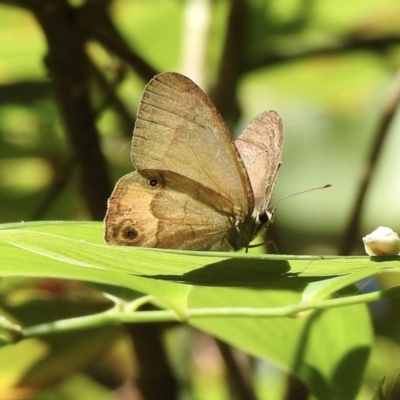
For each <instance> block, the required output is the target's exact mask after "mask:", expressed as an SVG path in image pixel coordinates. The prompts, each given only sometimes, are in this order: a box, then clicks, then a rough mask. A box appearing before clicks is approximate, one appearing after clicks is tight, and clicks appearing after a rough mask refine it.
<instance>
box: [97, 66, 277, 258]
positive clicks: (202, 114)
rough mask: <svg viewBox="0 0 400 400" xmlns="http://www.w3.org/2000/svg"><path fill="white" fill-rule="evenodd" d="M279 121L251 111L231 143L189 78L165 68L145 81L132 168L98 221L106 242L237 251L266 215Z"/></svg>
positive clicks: (269, 114)
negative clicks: (104, 213) (249, 118)
mask: <svg viewBox="0 0 400 400" xmlns="http://www.w3.org/2000/svg"><path fill="white" fill-rule="evenodd" d="M282 148H283V132H282V121H281V118H280V116H279V115H278V114H277V113H276V112H275V111H265V112H263V113H261V114H260V115H259V116H257V117H256V118H255V119H254V120H253V121H252V122H251V123H250V124H249V125H248V126H247V127H246V129H245V130H244V131H243V133H242V134H241V135H240V136H239V138H238V139H237V140H236V141H235V142H234V141H233V140H232V138H231V135H230V133H229V130H228V128H227V127H226V125H225V123H224V121H223V119H222V117H221V115H220V114H219V112H218V111H217V109H216V108H215V106H214V105H213V103H212V102H211V100H210V99H209V98H208V97H207V96H206V95H205V94H204V92H203V91H202V90H201V89H200V88H199V87H198V86H197V85H196V84H195V83H193V82H192V81H191V80H190V79H189V78H187V77H185V76H183V75H180V74H177V73H173V72H166V73H163V74H160V75H157V76H155V77H154V78H153V79H152V80H151V81H150V82H149V84H148V85H147V86H146V88H145V90H144V93H143V97H142V100H141V103H140V107H139V111H138V116H137V121H136V126H135V130H134V134H133V140H132V153H131V157H132V162H133V164H134V166H135V167H136V171H135V172H131V173H130V174H128V175H125V176H124V177H122V178H121V179H120V180H119V181H118V183H117V185H116V186H115V189H114V192H113V193H112V195H111V198H110V199H109V201H108V210H107V214H106V217H105V220H104V223H105V240H106V242H107V243H109V244H117V245H126V246H143V247H158V248H164V249H184V250H214V251H228V250H239V249H240V248H242V247H247V246H248V245H249V243H250V241H251V240H252V239H253V238H254V237H255V236H256V235H257V233H258V232H259V230H260V228H261V226H262V225H265V224H268V223H270V222H271V217H272V216H271V213H270V212H269V211H268V209H267V208H268V204H269V201H270V198H271V195H272V191H273V189H274V185H275V181H276V178H277V175H278V170H279V167H280V165H281V156H282Z"/></svg>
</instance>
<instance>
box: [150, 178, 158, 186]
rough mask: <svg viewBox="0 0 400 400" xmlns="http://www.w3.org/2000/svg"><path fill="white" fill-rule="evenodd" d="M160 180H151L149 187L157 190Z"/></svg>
mask: <svg viewBox="0 0 400 400" xmlns="http://www.w3.org/2000/svg"><path fill="white" fill-rule="evenodd" d="M158 183H159V182H158V179H156V178H151V179H150V180H149V186H151V187H153V188H155V187H157V186H158Z"/></svg>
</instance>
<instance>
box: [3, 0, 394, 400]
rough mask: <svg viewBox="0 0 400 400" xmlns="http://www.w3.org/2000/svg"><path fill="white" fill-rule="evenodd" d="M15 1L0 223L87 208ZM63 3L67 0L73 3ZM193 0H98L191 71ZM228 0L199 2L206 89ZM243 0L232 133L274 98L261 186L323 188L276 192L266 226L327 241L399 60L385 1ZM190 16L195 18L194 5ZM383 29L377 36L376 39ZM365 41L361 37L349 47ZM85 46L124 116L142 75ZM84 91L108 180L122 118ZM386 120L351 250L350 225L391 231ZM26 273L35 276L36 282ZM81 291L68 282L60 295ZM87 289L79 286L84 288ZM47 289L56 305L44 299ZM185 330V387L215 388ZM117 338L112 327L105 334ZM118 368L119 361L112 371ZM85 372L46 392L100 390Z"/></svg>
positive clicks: (378, 363) (341, 220)
mask: <svg viewBox="0 0 400 400" xmlns="http://www.w3.org/2000/svg"><path fill="white" fill-rule="evenodd" d="M18 3H23V1H22V0H21V1H18V0H15V1H13V0H5V1H0V26H1V29H0V60H1V62H0V222H14V221H28V220H87V219H90V218H91V214H90V212H89V210H88V207H87V202H86V199H85V198H84V196H83V194H82V191H81V188H80V186H79V178H80V176H79V173H78V171H77V169H76V165H75V161H76V159H75V154H74V149H73V148H72V147H71V144H70V142H69V141H68V138H67V136H66V134H65V131H64V128H63V125H62V123H61V121H60V114H59V111H58V109H57V105H56V103H55V99H54V96H53V88H52V87H51V84H50V82H49V79H48V72H47V70H46V66H45V62H44V57H45V55H46V51H47V50H46V49H47V45H46V41H45V37H44V34H43V32H42V30H41V28H40V25H39V24H38V22H37V20H36V19H35V18H34V17H33V15H32V14H31V13H30V12H28V11H26V10H24V9H23V8H19V7H15V6H14V5H18ZM69 3H70V4H72V5H73V6H74V7H80V6H81V5H84V4H85V3H86V2H85V1H83V0H82V1H72V0H71V1H70V2H69ZM88 3H89V1H88ZM193 3H194V1H192V2H190V1H178V0H176V1H171V0H152V1H146V0H133V1H132V0H115V1H113V2H112V3H111V9H110V12H111V16H112V19H113V21H114V23H115V26H116V27H117V28H118V29H119V30H120V31H121V32H122V35H123V36H124V37H125V39H126V40H127V42H128V43H129V44H130V45H131V46H132V47H134V49H135V51H136V52H137V53H138V54H140V56H141V57H142V58H143V59H144V60H146V61H147V62H148V63H149V64H150V65H151V66H153V68H154V69H155V70H157V71H159V72H162V71H166V70H176V71H180V72H183V73H185V74H186V75H188V76H192V77H193V78H194V79H195V77H196V76H197V75H196V72H195V71H193V75H192V71H191V70H188V69H187V68H186V67H185V69H184V68H183V66H184V65H187V64H186V63H185V62H184V60H186V59H187V57H188V55H187V54H185V52H184V49H185V47H184V43H185V40H186V39H187V36H188V35H189V33H188V31H187V29H188V28H187V25H186V18H188V11H189V8H190V7H191V6H193ZM204 3H207V2H204ZM211 3H212V4H211ZM231 3H232V4H233V3H235V2H234V1H232V2H230V1H228V0H215V1H214V2H210V9H209V10H210V15H209V17H210V21H209V26H208V28H207V34H206V40H207V45H206V50H205V53H204V55H203V58H204V65H201V68H202V73H203V77H201V76H200V78H204V79H203V82H204V85H203V86H204V88H205V89H208V90H209V91H210V92H212V89H213V88H214V87H218V79H219V77H220V63H221V60H222V59H223V54H222V52H223V48H224V43H225V40H226V36H227V35H228V32H227V28H226V27H227V21H228V16H229V10H230V6H231ZM246 4H247V14H246V25H245V30H244V33H243V37H242V40H243V43H244V51H242V52H241V53H240V57H241V58H240V60H234V62H233V63H235V62H238V64H239V65H240V69H241V74H240V77H239V78H240V79H239V81H238V87H237V99H235V100H237V103H238V109H239V114H238V115H239V120H238V121H237V124H236V125H235V126H234V128H233V131H234V134H238V132H240V131H241V129H242V128H243V127H244V126H245V125H246V123H247V122H248V121H249V120H250V119H251V118H253V117H254V116H255V115H257V113H259V112H261V111H263V110H266V109H275V110H277V111H278V112H279V113H280V114H281V116H282V117H283V121H284V127H285V140H286V142H285V150H284V160H283V167H282V169H281V172H280V176H279V179H278V183H277V188H276V191H275V196H274V198H275V199H279V198H280V197H282V196H285V195H288V194H291V193H295V192H298V191H301V190H304V189H308V188H310V187H315V186H319V185H321V184H325V183H331V184H333V187H332V188H331V189H327V190H323V191H319V192H314V193H310V194H304V195H301V196H298V197H295V198H291V199H287V200H285V201H283V202H281V203H279V206H278V210H277V218H276V226H275V227H274V233H275V238H276V239H277V242H278V245H279V250H280V251H281V252H283V253H287V254H290V253H292V254H335V253H337V251H338V245H339V243H340V241H341V240H342V237H343V232H344V230H345V228H346V226H347V225H348V223H349V218H350V216H351V213H352V207H353V203H354V198H355V195H356V193H357V190H358V187H359V185H360V180H361V179H362V177H363V174H364V164H365V162H366V158H367V156H368V154H369V153H370V151H371V146H372V145H373V143H374V139H375V136H376V134H377V127H378V124H379V121H380V119H381V118H382V115H383V114H384V113H385V111H386V110H385V104H386V101H387V98H388V96H389V94H388V93H389V91H390V90H391V88H392V87H393V86H394V79H395V78H394V76H395V74H396V73H397V71H398V69H399V66H400V23H399V22H400V8H399V7H398V1H396V0H383V1H378V0H365V1H363V2H350V1H345V0H337V1H335V2H326V1H324V2H323V1H312V0H303V1H299V0H269V1H264V0H247V1H246ZM198 19H199V20H201V21H202V19H201V18H200V15H199V18H198ZM385 38H388V39H387V43H386V44H382V43H385ZM393 38H394V39H393ZM396 38H397V39H396ZM389 39H390V40H389ZM368 40H371V45H370V46H369V47H368V46H367V45H365V46H358V47H357V46H356V45H353V47H352V46H351V44H352V43H353V44H354V43H365V42H368ZM373 40H381V41H382V42H381V45H380V46H378V45H373V44H372V43H373ZM240 45H242V44H239V43H238V47H239V46H240ZM86 48H87V52H88V54H90V55H91V57H92V59H93V60H94V61H95V64H96V65H97V66H98V67H99V68H100V69H101V70H102V71H103V73H104V75H105V76H106V77H107V78H108V79H109V81H110V82H112V81H114V80H115V82H117V83H116V84H115V88H116V92H117V93H118V95H120V97H121V98H122V99H123V101H124V104H125V105H126V107H127V109H128V111H129V114H130V116H131V118H132V120H133V119H134V116H135V112H136V110H137V107H138V103H139V100H140V96H141V93H142V90H143V87H144V84H145V82H144V81H143V80H142V79H141V78H140V77H139V76H138V74H136V73H135V71H132V70H130V69H128V68H127V67H126V65H125V64H124V63H120V61H119V60H118V59H117V57H116V56H114V55H112V54H111V53H110V52H108V51H106V50H104V48H102V47H101V46H100V45H99V44H98V43H96V42H95V41H89V42H88V43H87V44H86ZM195 50H196V49H195ZM185 51H187V50H185ZM118 74H120V75H121V76H122V78H121V80H120V81H118V80H116V78H115V77H116V76H118ZM224 93H225V92H224ZM91 95H92V98H91V100H92V104H93V106H94V108H95V110H96V118H97V121H96V122H97V126H98V129H99V131H100V133H101V146H102V151H103V153H104V155H105V156H106V158H107V161H108V166H109V170H110V175H111V176H112V181H113V182H115V181H116V179H118V178H119V177H120V176H122V175H123V174H124V173H126V172H128V171H130V170H131V169H132V165H131V163H130V158H129V151H130V139H131V133H132V129H133V126H129V124H127V123H126V120H125V121H123V120H122V119H121V118H120V115H118V113H115V112H114V111H113V110H111V109H109V108H108V107H107V106H108V99H107V96H105V95H104V93H103V92H102V91H101V90H100V89H99V88H98V87H97V86H96V85H95V84H93V88H92V92H91ZM227 117H230V116H227ZM229 120H230V121H231V120H234V118H230V119H229ZM399 128H400V125H399V121H398V118H395V119H394V121H393V123H392V124H391V125H390V130H389V135H388V137H387V140H386V142H385V143H384V146H383V149H382V152H381V154H380V157H379V159H378V163H377V165H376V168H375V169H374V170H373V171H372V172H373V175H372V181H371V186H370V188H369V190H368V192H367V197H366V199H365V207H364V208H363V210H362V214H361V220H360V225H361V232H360V233H359V235H360V238H359V239H357V240H358V243H359V244H358V247H357V248H356V249H354V253H356V254H362V252H363V250H362V243H361V236H363V235H364V234H365V233H368V232H369V231H372V230H373V229H374V228H375V227H376V226H378V225H383V226H390V227H391V228H392V229H394V230H395V231H399V230H400V208H399V207H398V204H400V186H399V184H398V177H399V173H400V166H399V163H398V149H399V148H400V137H399V135H398V134H396V133H397V132H398V130H399ZM94 168H95V167H94ZM102 178H103V177H101V176H100V177H99V179H102ZM105 207H106V204H104V209H105ZM398 280H399V278H398V277H397V275H394V274H392V275H390V277H389V278H388V277H385V276H381V277H380V278H379V284H380V285H381V286H382V287H387V286H390V285H393V284H395V283H398ZM4 282H5V283H3V285H4V286H3V290H7V293H9V292H13V296H16V297H18V296H17V295H21V298H22V297H24V296H25V298H28V299H31V300H32V299H34V304H35V303H36V302H39V303H40V306H39V307H37V310H39V311H36V312H35V311H33V310H32V311H31V312H32V313H36V314H38V312H39V313H40V312H41V311H40V310H42V309H43V307H44V305H43V304H42V303H41V299H42V296H43V294H42V292H41V291H40V290H39V289H37V287H36V286H35V287H34V289H30V290H34V292H29V291H28V292H27V291H26V289H25V288H24V284H25V282H19V283H18V285H21V286H20V287H18V290H16V289H15V288H13V290H12V291H10V290H9V288H10V287H12V285H14V284H15V282H12V281H10V282H8V281H6V280H4ZM64 284H65V285H66V286H67V289H64V288H63V289H62V291H63V290H67V291H68V290H69V289H68V287H69V286H68V285H69V283H68V284H67V283H63V285H64ZM366 284H367V283H366ZM10 285H11V286H10ZM37 285H38V286H39V288H40V287H41V285H42V283H37ZM59 289H60V288H58V289H57V293H58V290H59ZM86 290H87V289H86V288H77V287H75V286H73V293H74V295H73V296H72V297H74V296H78V295H81V294H82V293H86ZM91 296H92V293H91V294H90V295H88V297H91ZM97 300H98V299H97ZM97 300H96V301H95V303H96V304H97ZM16 301H17V300H16ZM48 301H50V304H51V306H54V307H55V308H54V310H53V311H57V310H58V309H57V307H58V306H57V305H54V303H53V301H54V299H50V300H49V299H48ZM70 301H71V299H69V301H68V302H67V303H68V304H70ZM89 303H90V302H89ZM398 306H399V305H398V301H396V300H393V301H391V302H385V303H383V304H379V305H376V306H374V307H372V308H371V310H372V316H373V322H374V324H375V331H376V332H377V333H378V334H379V337H378V340H377V344H376V347H375V349H374V352H373V356H372V357H371V362H370V365H369V369H368V372H367V375H366V379H365V384H364V387H363V389H362V391H361V394H360V396H359V399H360V400H363V399H369V398H371V397H372V395H373V390H374V389H373V388H374V385H375V383H376V382H377V380H378V379H379V378H380V377H382V376H383V375H385V374H386V373H387V372H389V371H390V370H391V369H395V368H396V367H398V364H396V363H393V362H392V361H393V354H395V353H396V352H398V351H399V350H398V346H397V343H398V342H399V332H400V324H399V323H398V315H397V310H398ZM61 308H62V307H61ZM72 309H73V307H72ZM46 313H47V310H46ZM36 318H37V315H36ZM355 329H356V328H355ZM196 335H198V336H199V342H196V346H198V347H196V348H195V354H194V361H192V363H193V364H192V368H193V371H194V376H195V383H194V386H195V387H196V388H197V389H198V390H199V393H201V390H204V389H202V388H203V387H204V385H207V389H209V390H210V391H207V396H208V397H207V398H208V399H212V398H213V397H212V395H211V390H212V391H213V392H215V396H214V398H216V399H220V398H223V396H224V395H225V396H227V395H226V394H224V390H225V389H224V388H223V387H222V386H221V380H220V379H219V378H220V377H221V376H222V375H223V374H224V371H223V367H222V366H221V362H220V360H218V357H217V358H215V357H214V358H213V357H212V356H213V355H215V353H216V352H217V351H216V349H215V348H214V347H213V345H210V344H209V343H208V342H207V339H204V337H203V336H202V334H197V333H195V334H194V336H196ZM99 340H100V339H99ZM125 340H126V338H125V337H123V338H122V339H121V342H118V341H116V342H115V343H122V342H123V343H125ZM175 340H176V339H175ZM186 340H187V341H190V340H191V339H186ZM178 343H179V342H178ZM199 343H200V344H199ZM31 345H32V346H33V347H34V346H35V344H31ZM125 345H126V343H125ZM169 345H171V347H172V348H173V352H176V351H177V347H179V344H177V343H176V342H175V343H174V339H171V340H170V343H169ZM78 348H79V347H78ZM114 351H116V350H115V349H114V348H113V349H111V350H110V354H111V355H110V354H109V355H108V357H110V358H112V357H113V356H114V354H115V353H113V352H114ZM180 351H182V352H183V350H181V349H180ZM120 353H121V352H120ZM120 353H118V357H119V356H120ZM180 357H182V358H185V357H188V356H187V355H185V354H182V355H180ZM265 370H267V371H268V376H269V377H268V380H272V378H271V376H274V374H277V375H279V373H277V372H276V371H275V372H273V373H271V372H270V370H271V366H270V365H267V364H264V363H263V364H262V365H260V366H258V367H257V371H265ZM184 372H185V371H184ZM186 372H187V371H186ZM130 373H131V371H129V373H128V372H126V371H124V372H123V373H122V372H121V375H124V374H130ZM260 376H265V372H262V373H261V372H260ZM257 379H258V377H257ZM260 379H261V378H260ZM94 382H95V380H91V379H88V378H87V375H83V374H82V376H77V377H74V378H71V382H69V383H68V384H67V383H66V382H63V383H62V385H60V387H59V388H58V389H57V390H59V391H60V396H61V394H63V395H65V396H67V397H68V393H69V392H68V391H69V390H72V391H73V389H71V388H73V387H75V388H77V389H76V391H74V393H79V391H80V390H83V389H82V388H83V387H84V388H90V389H87V390H90V391H92V390H93V392H90V393H98V395H94V394H93V396H94V397H95V398H104V399H106V398H107V399H108V398H110V399H111V398H114V396H112V397H109V396H108V394H107V393H106V392H104V391H103V389H102V388H99V387H98V386H97V385H96V384H95V383H94ZM276 382H281V381H280V380H279V379H277V380H276V381H274V383H272V384H271V385H269V386H268V388H266V392H268V394H269V395H270V396H271V397H270V398H279V396H280V395H277V394H276V393H275V394H270V391H271V390H274V385H276V386H278V389H277V391H278V392H279V391H280V390H282V389H281V388H280V386H279V385H281V383H278V384H277V383H276ZM69 384H70V386H68V385H69ZM264 386H266V384H265V382H264V381H263V382H260V388H261V389H260V390H261V391H262V389H263V388H264ZM110 387H113V385H110ZM271 387H272V389H271ZM79 388H80V389H79ZM84 390H86V389H84ZM66 393H67V394H66ZM279 393H282V392H279ZM52 396H53V397H52ZM121 396H122V395H121ZM201 396H203V397H201ZM274 396H278V397H274ZM46 398H55V397H54V393H52V394H50V395H49V396H48V397H46V394H43V395H42V396H41V397H40V399H46ZM70 398H72V397H71V396H70ZM74 398H77V397H74ZM199 398H204V395H200V396H199Z"/></svg>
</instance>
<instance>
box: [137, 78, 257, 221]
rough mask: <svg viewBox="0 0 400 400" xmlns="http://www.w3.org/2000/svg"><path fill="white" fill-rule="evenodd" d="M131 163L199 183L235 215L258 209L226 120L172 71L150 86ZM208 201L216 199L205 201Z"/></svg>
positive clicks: (147, 89) (141, 108)
mask: <svg viewBox="0 0 400 400" xmlns="http://www.w3.org/2000/svg"><path fill="white" fill-rule="evenodd" d="M132 161H133V163H134V165H135V166H136V168H137V170H138V171H144V170H147V171H151V170H154V171H157V170H158V171H162V170H166V171H170V172H173V173H176V174H180V175H182V176H184V177H185V178H187V179H190V180H192V181H193V182H196V184H197V185H198V187H199V190H201V187H204V188H207V189H210V190H212V191H213V192H214V193H215V196H219V197H223V198H225V207H226V208H229V209H230V210H229V213H230V214H231V215H239V216H240V217H242V218H244V217H245V216H246V215H248V214H249V212H250V214H251V212H252V210H253V208H254V198H253V192H252V189H251V185H250V181H249V178H248V176H247V173H246V170H245V167H244V165H243V162H242V160H241V158H240V155H239V152H238V150H237V148H236V147H235V145H234V143H233V140H232V138H231V135H230V133H229V131H228V129H227V127H226V125H225V123H224V121H223V119H222V117H221V116H220V114H219V113H218V111H217V110H216V108H215V107H214V105H213V104H212V102H211V101H210V100H209V98H208V97H207V96H206V95H205V94H204V93H203V91H202V90H201V89H200V88H199V87H198V86H196V85H195V84H194V83H193V82H192V81H191V80H190V79H188V78H186V77H185V76H183V75H180V74H176V73H170V72H167V73H164V74H161V75H158V76H156V77H155V78H154V79H153V80H151V81H150V83H149V84H148V85H147V86H146V89H145V91H144V94H143V98H142V101H141V104H140V107H139V111H138V118H137V122H136V126H135V131H134V136H133V141H132ZM204 201H207V202H209V203H210V204H212V203H213V202H214V201H215V200H214V199H212V198H209V197H207V196H206V197H205V199H204ZM221 202H222V201H221ZM221 211H223V210H221ZM223 212H225V211H223Z"/></svg>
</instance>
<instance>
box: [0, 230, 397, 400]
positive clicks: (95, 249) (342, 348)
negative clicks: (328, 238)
mask: <svg viewBox="0 0 400 400" xmlns="http://www.w3.org/2000/svg"><path fill="white" fill-rule="evenodd" d="M2 228H3V229H1V230H0V257H1V260H2V263H1V265H0V275H2V276H31V277H54V278H67V279H78V280H82V281H87V282H92V283H98V284H102V287H104V288H105V291H107V287H111V286H115V287H124V288H129V289H132V290H134V291H136V292H140V293H143V294H144V295H148V294H150V295H152V296H153V298H154V299H155V300H156V302H158V303H161V304H162V305H164V307H165V308H171V309H173V310H174V312H172V313H171V312H170V311H154V312H143V311H142V312H136V313H135V312H131V311H130V310H120V311H118V310H115V311H114V312H113V313H112V314H110V313H104V314H96V315H93V316H88V317H80V318H75V319H70V320H65V321H58V322H57V324H53V325H46V324H44V326H43V327H40V326H39V327H37V329H36V330H35V327H33V328H32V329H31V330H30V331H29V330H26V332H29V334H30V335H33V336H34V335H35V334H43V332H44V333H46V334H48V333H51V332H55V331H56V330H57V329H59V330H60V331H63V330H68V329H74V330H76V329H78V330H79V329H84V328H88V327H91V326H92V327H93V326H99V325H108V324H111V323H115V322H118V321H119V322H135V321H136V322H139V321H162V320H173V319H176V318H177V314H179V315H180V317H181V318H185V315H187V316H189V319H188V323H189V324H192V325H193V326H196V327H198V328H200V329H203V330H205V331H207V332H210V333H211V334H213V335H216V336H217V337H220V338H222V339H224V340H226V341H227V342H229V343H232V344H233V345H235V346H237V347H239V348H242V349H243V350H245V351H247V352H249V353H250V354H253V355H255V356H258V357H263V358H268V359H271V360H273V361H274V362H276V363H277V364H279V365H280V366H281V367H282V368H283V369H285V370H287V371H289V372H292V373H294V374H296V375H298V376H299V377H300V378H301V379H303V380H304V382H306V384H307V385H308V386H309V387H310V388H311V390H312V392H313V393H314V394H315V395H316V397H317V398H319V399H351V398H353V397H354V395H355V393H356V392H357V389H358V387H359V384H360V380H361V377H362V375H363V370H364V367H365V363H366V360H367V357H368V354H369V348H370V345H371V341H372V333H371V327H370V322H369V317H368V314H367V312H366V308H365V305H363V304H359V305H353V306H350V307H345V308H344V307H343V308H335V309H330V310H324V311H314V312H312V311H310V312H308V313H302V314H298V315H297V318H287V317H286V318H285V317H282V315H295V312H292V313H290V312H287V313H286V311H285V309H284V307H292V306H294V307H296V306H298V305H299V304H300V305H302V304H305V305H306V306H307V307H308V306H309V308H310V309H311V310H312V309H313V308H317V304H318V303H317V302H316V300H317V301H319V300H320V299H326V298H327V297H328V296H329V295H330V294H331V293H332V292H336V291H338V290H340V289H341V288H343V287H344V286H345V285H349V284H351V283H353V282H355V281H356V280H358V279H361V278H362V277H367V276H371V275H373V274H376V273H378V272H382V271H397V270H398V268H399V258H398V257H391V258H386V259H371V258H369V257H317V256H271V255H252V254H244V253H235V254H233V253H232V254H231V253H202V252H182V251H165V250H155V249H142V248H126V247H111V246H108V245H105V244H103V239H102V226H101V225H100V224H99V223H45V224H40V223H39V224H37V223H29V224H9V225H5V226H3V227H2ZM191 285H195V287H194V288H193V289H191V288H192V286H191ZM110 292H111V291H110ZM112 293H113V294H114V296H115V295H116V294H115V293H118V292H115V291H114V292H112ZM341 300H342V299H341V298H340V297H339V298H336V299H334V300H333V301H336V303H334V305H335V306H337V305H340V301H341ZM187 301H188V304H187V303H186V302H187ZM328 301H329V300H328ZM186 306H188V308H187V310H186ZM185 310H186V311H185ZM235 310H238V311H237V314H235V312H236V311H235ZM258 310H259V311H262V312H268V315H269V316H270V317H271V316H275V318H266V317H265V315H267V314H263V315H261V314H257V311H258ZM282 310H283V312H276V311H282ZM232 311H233V313H232ZM185 313H186V314H185ZM285 313H286V314H285ZM233 315H234V316H233ZM255 316H257V318H255ZM277 316H280V317H277Z"/></svg>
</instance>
